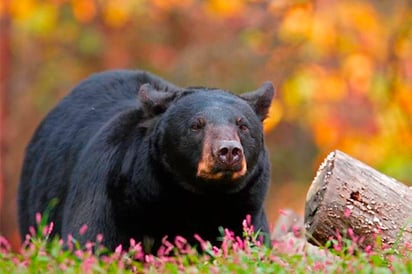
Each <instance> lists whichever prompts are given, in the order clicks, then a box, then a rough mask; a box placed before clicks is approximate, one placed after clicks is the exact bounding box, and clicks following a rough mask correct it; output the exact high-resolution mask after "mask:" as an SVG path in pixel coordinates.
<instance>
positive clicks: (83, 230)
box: [79, 224, 89, 235]
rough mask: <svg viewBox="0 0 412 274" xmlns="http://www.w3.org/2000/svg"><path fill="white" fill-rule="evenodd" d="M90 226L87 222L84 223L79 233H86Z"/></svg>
mask: <svg viewBox="0 0 412 274" xmlns="http://www.w3.org/2000/svg"><path fill="white" fill-rule="evenodd" d="M88 228H89V227H88V226H87V224H84V225H82V227H80V229H79V234H80V235H84V234H85V233H86V231H87V229H88Z"/></svg>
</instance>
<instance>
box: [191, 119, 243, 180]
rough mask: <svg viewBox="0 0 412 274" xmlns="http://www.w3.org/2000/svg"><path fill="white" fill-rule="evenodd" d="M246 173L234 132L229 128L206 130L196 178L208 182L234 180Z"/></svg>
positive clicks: (239, 145) (238, 140) (241, 150)
mask: <svg viewBox="0 0 412 274" xmlns="http://www.w3.org/2000/svg"><path fill="white" fill-rule="evenodd" d="M246 171H247V164H246V158H245V155H244V152H243V147H242V144H241V143H240V139H239V136H238V135H237V132H236V130H234V129H233V128H231V127H216V128H208V129H207V130H206V134H205V139H204V142H203V148H202V155H201V159H200V160H199V163H198V167H197V176H198V177H201V178H204V179H209V180H220V179H226V180H227V179H230V180H236V179H239V178H241V177H242V176H244V175H245V174H246Z"/></svg>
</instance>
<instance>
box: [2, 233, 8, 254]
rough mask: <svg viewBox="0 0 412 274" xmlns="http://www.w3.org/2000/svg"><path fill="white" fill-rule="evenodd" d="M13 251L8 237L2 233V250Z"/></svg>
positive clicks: (4, 251)
mask: <svg viewBox="0 0 412 274" xmlns="http://www.w3.org/2000/svg"><path fill="white" fill-rule="evenodd" d="M10 251H11V245H10V243H9V242H8V241H7V239H6V238H5V237H3V236H1V235H0V252H3V253H9V252H10Z"/></svg>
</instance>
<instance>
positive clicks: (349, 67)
mask: <svg viewBox="0 0 412 274" xmlns="http://www.w3.org/2000/svg"><path fill="white" fill-rule="evenodd" d="M0 16H1V22H2V26H3V28H2V33H1V34H0V35H1V37H0V39H2V43H3V44H7V43H4V42H7V41H8V44H9V47H1V51H2V52H1V56H2V63H1V65H2V67H1V70H2V71H3V75H7V78H6V79H4V80H2V81H7V83H3V84H2V87H3V89H2V90H0V92H1V94H2V97H1V98H3V102H2V106H3V110H2V111H1V112H4V113H6V115H7V116H6V125H5V126H3V128H2V129H0V130H2V131H1V134H2V137H3V140H4V141H3V146H2V148H3V154H2V157H1V159H3V161H2V163H3V166H2V167H1V168H2V170H4V180H3V193H2V192H1V189H2V188H1V182H0V212H1V215H0V233H1V234H5V235H6V236H8V237H10V238H12V239H14V240H15V242H17V240H16V239H18V237H17V236H16V235H17V234H16V216H15V212H16V205H15V199H16V198H15V196H16V188H17V182H18V177H19V170H20V165H21V161H22V155H23V151H24V147H25V145H26V143H27V142H28V140H29V138H30V136H31V134H32V132H33V130H34V128H35V127H36V126H37V124H38V122H39V121H40V119H41V117H43V116H44V115H45V114H46V113H47V111H48V110H50V108H51V107H52V106H53V105H54V104H55V103H56V101H57V100H59V99H60V98H61V97H62V96H64V95H65V94H66V93H67V92H68V91H69V90H70V88H71V87H73V86H74V85H75V84H76V83H77V82H78V81H79V80H81V79H83V78H85V77H86V76H88V75H89V74H91V73H93V72H97V71H101V70H106V69H110V68H140V69H147V70H150V71H152V72H154V73H157V74H159V75H161V76H163V77H165V78H166V79H168V80H170V81H172V82H174V83H176V84H178V85H181V86H188V85H197V86H198V85H205V86H216V87H223V88H226V89H229V90H233V91H235V92H243V91H246V90H251V89H254V88H256V87H257V86H258V85H260V84H261V83H262V82H263V81H265V80H271V81H273V82H274V83H275V85H276V86H277V90H278V95H277V100H276V101H275V102H274V103H273V105H272V108H271V113H270V118H269V119H268V120H267V121H266V124H265V129H266V133H267V144H268V147H269V148H270V151H271V159H272V164H273V168H272V170H273V179H272V182H273V185H272V187H271V193H270V195H269V198H268V209H269V211H270V212H271V214H270V216H272V220H271V221H272V222H273V218H274V216H276V214H277V211H276V209H277V208H279V207H285V206H290V207H292V208H295V209H301V208H302V207H303V205H304V195H305V192H306V189H307V187H308V185H309V184H310V182H311V179H312V178H313V175H314V172H315V170H316V169H317V166H318V164H319V162H320V161H321V160H322V159H323V157H324V156H325V155H326V154H327V153H329V152H330V151H331V150H334V149H336V148H338V149H341V150H343V151H345V152H346V153H348V154H350V155H352V156H354V157H356V158H358V159H360V160H363V161H365V162H366V163H368V164H369V165H371V166H373V167H375V168H377V169H378V170H380V171H382V172H384V173H387V174H388V175H390V176H393V177H396V178H397V179H399V180H401V181H403V182H406V183H411V182H412V118H411V117H412V2H410V1H408V0H397V1H389V0H386V1H365V0H341V1H334V0H317V1H305V0H272V1H271V0H208V1H206V0H204V1H200V0H168V1H167V0H153V1H149V0H42V1H40V0H18V1H10V0H3V1H2V2H0ZM7 18H9V22H10V24H9V25H7V24H5V22H6V21H7ZM7 26H8V27H7ZM6 30H8V31H6ZM7 60H8V61H7ZM6 87H7V88H6ZM5 100H7V104H6V103H5V102H4V101H5ZM6 106H7V111H5V107H6ZM1 125H2V124H1V122H0V126H1ZM0 163H1V160H0ZM0 178H1V176H0Z"/></svg>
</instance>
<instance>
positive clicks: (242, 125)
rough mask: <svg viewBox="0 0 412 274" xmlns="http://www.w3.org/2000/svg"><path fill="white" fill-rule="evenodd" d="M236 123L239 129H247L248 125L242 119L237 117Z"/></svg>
mask: <svg viewBox="0 0 412 274" xmlns="http://www.w3.org/2000/svg"><path fill="white" fill-rule="evenodd" d="M236 125H237V126H238V127H239V129H240V130H241V131H246V130H248V129H249V127H248V126H247V124H246V123H245V122H244V121H243V119H242V118H238V119H237V120H236Z"/></svg>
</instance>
